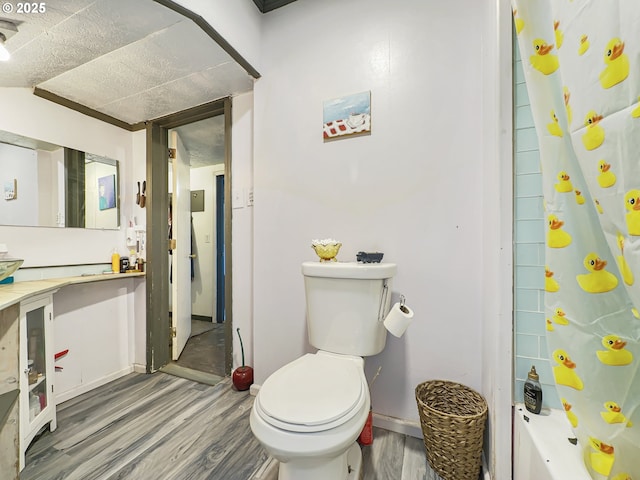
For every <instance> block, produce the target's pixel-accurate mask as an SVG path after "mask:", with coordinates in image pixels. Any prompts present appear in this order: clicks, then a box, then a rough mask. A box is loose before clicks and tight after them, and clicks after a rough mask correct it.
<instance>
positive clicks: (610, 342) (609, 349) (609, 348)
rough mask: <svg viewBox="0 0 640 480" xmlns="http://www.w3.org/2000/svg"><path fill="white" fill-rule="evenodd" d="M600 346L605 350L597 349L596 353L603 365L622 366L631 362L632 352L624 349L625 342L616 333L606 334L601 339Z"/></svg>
mask: <svg viewBox="0 0 640 480" xmlns="http://www.w3.org/2000/svg"><path fill="white" fill-rule="evenodd" d="M602 346H603V347H604V348H606V350H598V351H597V352H596V355H597V356H598V360H600V361H601V362H602V363H604V364H605V365H611V366H613V367H622V366H624V365H629V364H630V363H631V362H633V354H632V353H631V352H630V351H629V350H625V348H624V347H626V346H627V342H625V341H623V340H621V339H620V337H618V336H617V335H607V336H606V337H604V338H603V339H602Z"/></svg>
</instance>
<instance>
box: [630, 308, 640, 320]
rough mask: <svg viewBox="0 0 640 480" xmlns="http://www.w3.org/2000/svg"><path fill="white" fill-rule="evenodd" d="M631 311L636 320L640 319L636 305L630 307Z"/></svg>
mask: <svg viewBox="0 0 640 480" xmlns="http://www.w3.org/2000/svg"><path fill="white" fill-rule="evenodd" d="M631 313H632V314H633V316H634V317H636V318H637V319H638V320H640V312H639V311H638V309H637V308H636V307H633V308H632V309H631Z"/></svg>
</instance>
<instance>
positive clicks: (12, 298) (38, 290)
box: [0, 272, 145, 310]
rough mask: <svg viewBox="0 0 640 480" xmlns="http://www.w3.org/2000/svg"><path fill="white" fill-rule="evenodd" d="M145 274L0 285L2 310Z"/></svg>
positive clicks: (108, 275) (117, 274) (70, 278)
mask: <svg viewBox="0 0 640 480" xmlns="http://www.w3.org/2000/svg"><path fill="white" fill-rule="evenodd" d="M144 275H145V274H144V272H134V273H104V274H95V275H81V276H77V277H63V278H49V279H46V280H30V281H26V282H16V283H10V284H7V285H0V310H2V309H4V308H7V307H9V306H11V305H13V304H16V303H20V302H22V301H23V300H26V299H28V298H29V297H32V296H34V295H40V294H43V293H49V292H51V293H53V292H55V291H57V290H59V289H60V288H62V287H65V286H67V285H78V284H82V283H93V282H103V281H107V280H119V279H125V278H135V277H144Z"/></svg>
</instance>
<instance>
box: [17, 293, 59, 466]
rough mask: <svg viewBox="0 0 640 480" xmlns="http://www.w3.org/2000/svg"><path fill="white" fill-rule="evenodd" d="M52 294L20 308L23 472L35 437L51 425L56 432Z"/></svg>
mask: <svg viewBox="0 0 640 480" xmlns="http://www.w3.org/2000/svg"><path fill="white" fill-rule="evenodd" d="M52 327H53V303H52V295H45V296H41V297H37V298H35V299H30V300H29V301H28V302H23V303H22V304H21V305H20V365H21V370H22V373H21V375H20V469H21V470H22V469H23V468H24V465H25V452H26V450H27V448H28V447H29V445H30V443H31V442H32V441H33V439H34V438H35V436H36V435H37V434H38V433H39V432H40V431H41V430H42V429H44V428H45V427H46V426H47V425H49V429H50V430H51V431H54V430H55V429H56V426H57V425H56V410H55V403H54V401H53V373H54V365H53V358H54V356H53V351H52V349H53V339H52V338H51V335H52V332H53V328H52Z"/></svg>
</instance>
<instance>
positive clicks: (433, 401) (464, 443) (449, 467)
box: [416, 380, 487, 480]
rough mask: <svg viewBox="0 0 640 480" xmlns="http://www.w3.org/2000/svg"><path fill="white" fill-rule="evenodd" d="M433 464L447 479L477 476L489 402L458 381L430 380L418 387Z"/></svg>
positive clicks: (417, 399)
mask: <svg viewBox="0 0 640 480" xmlns="http://www.w3.org/2000/svg"><path fill="white" fill-rule="evenodd" d="M416 402H417V403H418V412H419V413H420V424H421V426H422V435H423V437H424V446H425V449H426V450H427V460H429V465H431V468H432V469H433V470H435V471H436V473H438V475H440V476H441V477H442V478H443V479H445V480H478V475H479V473H480V466H481V464H482V439H483V434H484V428H485V424H486V421H487V402H486V401H485V399H484V398H483V397H482V395H480V394H479V393H478V392H476V391H474V390H472V389H471V388H469V387H467V386H465V385H461V384H459V383H454V382H449V381H445V380H430V381H427V382H424V383H421V384H420V385H418V386H417V387H416Z"/></svg>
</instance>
